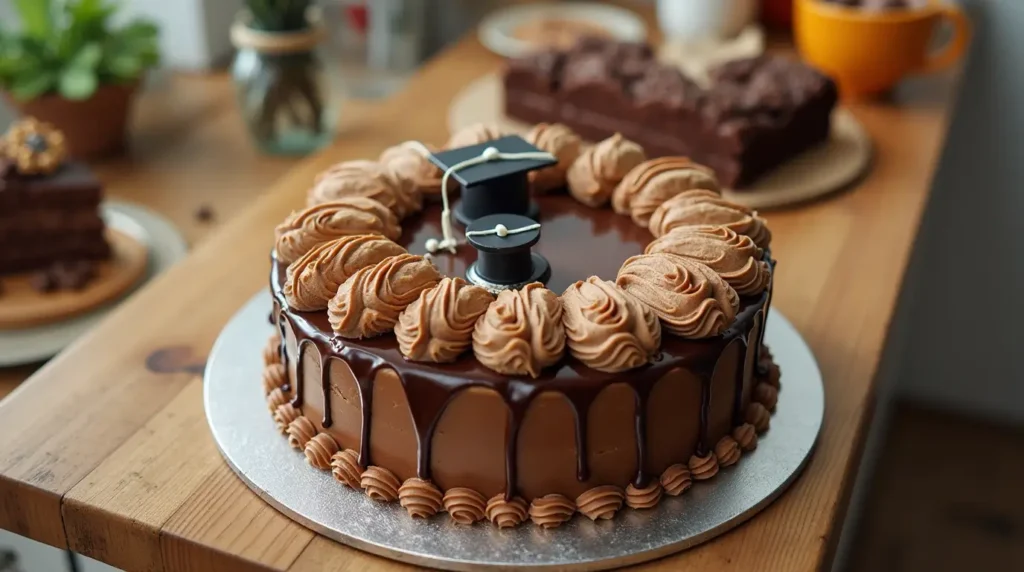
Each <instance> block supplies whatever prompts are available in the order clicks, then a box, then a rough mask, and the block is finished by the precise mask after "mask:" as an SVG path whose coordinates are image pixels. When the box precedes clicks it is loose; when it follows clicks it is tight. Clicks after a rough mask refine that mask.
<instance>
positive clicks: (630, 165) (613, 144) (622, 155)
mask: <svg viewBox="0 0 1024 572" xmlns="http://www.w3.org/2000/svg"><path fill="white" fill-rule="evenodd" d="M646 159H647V156H646V155H645V154H644V150H643V148H642V147H640V146H639V145H637V144H636V143H634V142H632V141H630V140H629V139H626V138H625V137H623V136H622V135H620V134H618V133H616V134H615V135H612V136H611V137H609V138H607V139H605V140H604V141H601V142H600V143H598V144H596V145H594V146H592V147H588V148H587V149H584V150H583V152H582V153H580V156H579V158H577V159H576V161H575V162H573V164H572V166H571V167H569V172H568V174H567V180H568V183H569V193H570V194H571V195H572V196H573V198H575V199H576V200H577V201H579V202H581V203H583V204H585V205H587V206H588V207H592V208H599V207H603V206H604V205H606V204H607V203H608V201H609V200H610V199H611V196H612V192H613V191H614V190H615V187H616V186H617V185H618V184H619V183H620V182H622V179H623V178H625V177H626V175H627V174H629V172H630V171H632V170H633V169H634V168H635V167H636V166H637V165H639V164H641V163H643V162H644V161H645V160H646Z"/></svg>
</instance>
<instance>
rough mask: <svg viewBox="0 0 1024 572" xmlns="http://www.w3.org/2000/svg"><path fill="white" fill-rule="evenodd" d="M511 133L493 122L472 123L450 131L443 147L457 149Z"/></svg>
mask: <svg viewBox="0 0 1024 572" xmlns="http://www.w3.org/2000/svg"><path fill="white" fill-rule="evenodd" d="M511 134H512V133H511V132H510V131H508V130H506V129H504V128H502V127H500V126H498V125H495V124H493V123H474V124H473V125H467V126H466V127H463V128H462V129H459V130H458V131H456V132H455V133H452V135H451V137H449V138H448V142H447V143H445V145H444V148H445V149H458V148H460V147H469V146H470V145H479V144H481V143H486V142H488V141H494V140H495V139H500V138H502V137H504V136H506V135H511Z"/></svg>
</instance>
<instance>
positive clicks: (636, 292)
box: [276, 123, 771, 378]
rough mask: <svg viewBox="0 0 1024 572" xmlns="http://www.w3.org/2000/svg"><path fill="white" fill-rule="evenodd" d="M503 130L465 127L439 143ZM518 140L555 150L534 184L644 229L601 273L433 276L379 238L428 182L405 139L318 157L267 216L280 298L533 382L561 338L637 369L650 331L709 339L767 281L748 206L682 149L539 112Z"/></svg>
mask: <svg viewBox="0 0 1024 572" xmlns="http://www.w3.org/2000/svg"><path fill="white" fill-rule="evenodd" d="M505 134H507V132H506V131H504V130H503V129H501V128H500V127H498V126H495V125H487V124H477V125H472V126H469V127H467V128H465V129H463V130H461V131H459V132H457V133H455V134H453V135H452V137H451V139H450V140H449V143H448V145H446V147H448V148H454V147H461V146H465V145H472V144H476V143H482V142H485V141H488V140H491V139H494V138H496V137H501V136H503V135H505ZM524 137H525V138H526V139H527V140H528V141H530V142H531V143H532V144H534V145H535V146H537V147H538V148H540V149H542V150H544V151H548V152H549V153H551V154H553V155H554V156H555V157H556V159H557V163H556V164H555V165H553V166H551V167H548V168H546V169H541V170H539V171H536V172H534V173H531V175H533V176H531V178H530V184H531V190H532V191H533V192H534V193H546V192H551V191H552V190H553V189H560V188H565V189H568V192H569V193H570V194H571V195H572V196H573V197H574V198H576V200H578V201H579V202H581V203H582V204H584V205H587V206H590V207H594V208H600V207H604V206H607V205H608V204H609V203H610V204H611V206H612V208H613V209H614V210H615V211H616V212H618V213H620V214H622V215H624V216H629V217H630V218H631V219H632V220H633V221H634V222H635V223H636V224H638V225H640V226H643V227H646V228H648V229H649V230H650V232H651V234H652V235H653V237H654V240H653V241H652V242H651V243H650V244H649V245H648V247H647V249H646V250H645V252H644V253H643V254H640V255H638V256H634V257H632V258H630V259H628V260H626V261H625V262H624V263H623V265H622V267H621V268H620V270H619V272H618V275H617V276H616V277H614V280H607V279H602V278H599V277H596V276H592V277H590V278H588V279H587V280H583V281H580V282H577V283H575V284H573V285H571V286H570V287H569V288H567V289H566V290H565V292H562V293H561V295H559V294H557V293H555V292H552V291H551V290H549V289H547V288H545V287H544V286H543V285H541V284H529V285H527V286H525V287H523V288H521V289H519V290H510V291H503V292H501V293H499V294H498V295H497V296H496V297H495V296H492V295H491V294H490V293H488V292H487V291H486V290H485V289H483V288H481V287H479V286H475V285H472V284H469V283H467V282H466V281H465V280H463V279H462V278H458V277H455V278H450V277H444V276H442V275H441V274H440V273H439V272H438V271H437V269H436V268H435V267H434V266H433V265H432V264H431V263H430V261H429V260H427V259H425V258H423V257H421V256H416V255H412V254H409V253H408V252H406V251H405V249H404V248H402V247H400V246H398V245H397V244H396V243H395V242H393V240H395V239H397V238H398V236H399V235H400V234H401V226H400V224H399V221H401V220H402V219H403V218H405V217H408V216H409V215H411V214H413V213H414V212H416V211H418V210H420V209H421V208H422V205H423V202H424V194H433V193H436V187H437V181H438V179H439V178H440V174H439V173H438V171H437V168H436V167H435V166H433V164H431V163H430V161H429V160H428V158H427V155H426V153H427V152H429V150H430V149H433V147H432V146H430V145H422V144H418V143H409V142H407V143H403V144H400V145H396V146H393V147H391V148H389V149H387V150H385V151H384V152H383V153H382V154H381V156H380V159H379V160H377V161H369V160H355V161H346V162H342V163H339V164H337V165H334V166H333V167H331V168H329V169H327V170H326V171H324V172H323V173H321V174H320V175H319V176H318V177H317V178H316V180H315V183H314V186H313V187H312V188H311V189H310V191H309V193H308V197H307V204H308V205H309V207H308V208H307V209H306V210H305V211H303V212H299V213H294V214H293V215H292V216H290V217H289V218H288V220H286V221H285V222H284V223H282V224H281V225H280V226H279V227H278V229H277V244H276V248H277V252H278V256H279V257H282V256H284V257H285V258H284V260H285V262H289V263H290V265H289V267H288V271H287V279H286V284H285V288H284V292H285V295H286V297H287V298H288V302H289V304H290V305H292V306H293V307H295V308H297V309H301V310H304V311H312V310H326V311H327V312H328V315H329V317H330V322H331V325H332V327H333V329H334V331H335V332H336V333H337V334H338V335H339V336H342V337H349V338H365V337H372V336H377V335H381V334H384V333H387V332H391V331H393V332H394V333H395V335H396V339H397V341H398V343H399V348H400V350H401V352H402V353H403V355H405V356H406V357H407V358H408V359H410V360H416V361H426V362H435V363H444V362H451V361H454V360H456V359H458V358H459V357H460V356H461V355H462V354H463V353H464V352H466V351H469V350H470V349H472V351H473V353H474V355H475V357H476V359H477V360H479V361H480V363H482V364H483V365H485V366H486V367H488V368H490V369H492V370H495V371H497V372H499V373H503V374H506V375H524V376H526V375H528V376H531V377H534V378H536V377H539V376H540V375H541V372H542V371H543V370H544V369H545V368H547V367H550V366H553V365H555V364H557V363H558V362H559V361H560V360H561V359H562V356H563V355H564V353H565V351H566V350H567V351H568V352H569V353H570V354H572V355H573V356H574V357H575V358H576V359H578V360H580V361H581V362H582V363H583V364H584V365H586V366H589V367H591V368H594V369H597V370H600V371H604V372H612V373H614V372H621V371H627V370H630V369H634V368H637V367H642V366H643V365H645V364H647V363H649V362H650V361H651V360H653V359H654V358H655V357H656V356H657V354H658V352H659V350H660V346H661V339H662V336H663V335H675V336H682V337H686V338H692V339H703V338H710V337H714V336H718V335H720V334H721V333H722V332H724V331H725V330H726V329H727V328H728V327H729V326H730V325H731V324H732V322H733V321H734V319H735V317H736V314H737V312H738V310H739V303H740V297H741V296H756V295H759V294H761V293H762V292H764V291H765V290H766V289H767V288H768V286H769V283H770V281H771V268H770V265H769V263H768V257H767V256H766V255H765V250H766V249H767V248H768V246H769V244H770V241H771V233H770V231H769V230H768V227H767V225H766V224H765V221H764V220H763V219H762V218H760V217H759V216H758V215H757V213H756V212H754V211H752V210H750V209H748V208H746V207H743V206H741V205H738V204H736V203H733V202H730V201H728V200H726V199H724V198H723V197H722V196H721V189H720V185H719V183H718V179H717V178H716V177H715V174H714V172H713V171H712V170H711V169H709V168H707V167H705V166H703V165H700V164H697V163H694V162H693V161H690V160H689V159H687V158H685V157H662V158H656V159H648V158H647V157H646V155H645V153H644V150H643V148H642V147H640V146H639V145H638V144H636V143H634V142H632V141H629V140H628V139H625V138H624V137H622V136H621V135H619V134H616V135H613V136H612V137H609V138H607V139H605V140H603V141H600V142H598V143H597V144H595V145H592V146H589V147H583V146H582V144H581V139H580V137H579V136H577V135H576V134H575V133H574V132H573V131H572V130H571V129H569V128H568V127H566V126H564V125H559V124H543V123H542V124H538V125H536V126H534V127H533V128H531V129H530V130H529V131H528V132H527V133H526V134H525V136H524Z"/></svg>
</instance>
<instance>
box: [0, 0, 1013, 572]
mask: <svg viewBox="0 0 1024 572" xmlns="http://www.w3.org/2000/svg"><path fill="white" fill-rule="evenodd" d="M678 1H679V2H684V1H687V0H678ZM503 4H504V3H503V2H500V1H498V0H491V1H481V0H373V1H372V2H370V1H358V0H330V1H323V2H320V8H321V14H322V16H321V17H322V18H323V22H324V23H325V28H326V30H327V38H326V39H325V40H324V41H323V43H322V44H320V45H318V46H317V48H316V49H317V50H318V53H319V54H321V55H320V56H319V57H322V58H324V61H325V62H327V63H326V66H325V67H324V68H323V70H324V72H325V73H324V75H325V77H324V78H323V82H324V84H325V87H324V88H323V89H324V93H325V95H324V97H325V98H326V99H325V100H324V105H325V109H327V110H329V112H330V114H332V117H331V119H332V120H333V121H336V124H337V127H336V133H335V132H334V131H333V129H334V127H333V126H332V127H331V129H332V131H331V133H330V137H335V136H336V137H338V138H344V137H345V136H346V131H347V130H349V129H359V128H361V127H360V126H359V123H358V116H359V110H360V109H361V106H363V105H368V104H372V102H373V101H374V100H376V99H379V98H385V97H387V96H388V95H389V94H391V93H394V92H395V91H396V90H398V89H401V86H402V85H403V83H404V82H405V80H406V79H407V78H408V77H409V76H410V75H411V74H413V73H415V71H416V70H417V69H418V68H419V67H420V66H421V65H423V63H424V62H427V61H429V59H430V57H431V56H432V55H434V54H436V53H437V52H438V51H439V50H443V49H444V48H445V47H446V46H447V45H449V44H450V43H451V42H453V41H455V40H457V39H459V38H461V37H463V36H464V35H465V34H466V33H467V32H469V31H471V30H472V29H473V28H474V27H475V26H476V25H477V24H478V23H479V22H480V20H481V18H483V17H484V16H485V15H487V14H488V13H490V12H492V11H493V10H494V9H495V8H496V7H498V6H500V5H503ZM617 4H620V5H626V6H630V5H631V4H637V5H643V4H644V2H642V1H637V2H634V3H630V2H619V3H617ZM648 4H650V3H648ZM959 4H961V5H962V6H963V8H964V9H965V10H966V12H967V13H968V14H969V16H970V18H971V19H972V21H973V23H974V26H975V36H974V41H973V43H972V45H971V48H970V51H969V55H968V57H967V58H966V59H965V61H964V63H963V71H962V76H961V79H960V90H959V97H958V100H957V102H956V105H955V112H954V115H953V120H952V124H951V127H950V131H949V135H948V138H947V143H946V147H945V149H944V151H943V153H942V159H941V162H940V164H939V166H938V169H937V172H936V174H935V178H934V182H933V190H932V193H931V199H930V202H929V204H928V206H927V209H926V212H925V217H924V219H923V223H922V227H921V232H920V235H919V237H918V240H917V242H916V246H915V248H914V253H913V257H912V261H911V266H910V268H909V271H908V275H907V278H906V281H905V283H904V288H903V291H902V294H901V297H900V303H899V307H898V311H897V314H896V317H895V319H894V321H893V323H892V324H891V332H890V336H889V340H888V345H887V347H886V350H885V353H884V357H883V363H882V367H881V371H880V378H879V383H878V386H877V392H876V396H875V398H876V400H875V405H874V407H875V423H874V425H873V427H872V429H871V431H870V433H869V434H868V435H866V436H865V437H864V439H865V448H866V455H865V461H864V464H863V466H862V468H861V470H860V472H859V477H858V484H857V486H856V488H855V491H854V496H853V504H852V505H851V509H850V511H849V512H848V514H847V526H846V527H845V530H844V536H843V541H842V543H841V544H840V550H839V555H838V559H837V565H836V569H839V570H854V571H862V570H863V571H868V570H887V571H919V570H921V571H923V570H1021V569H1024V486H1022V485H1021V484H1022V483H1024V373H1022V372H1021V368H1020V367H1019V365H1018V363H1017V362H1016V359H1015V358H1018V355H1019V354H1017V351H1019V350H1018V346H1019V345H1021V343H1022V342H1024V335H1022V334H1021V333H1020V331H1019V329H1020V325H1021V324H1022V323H1024V302H1022V295H1021V293H1022V292H1024V238H1022V232H1021V231H1022V230H1024V223H1022V222H1021V220H1022V218H1021V213H1022V212H1024V193H1022V192H1021V187H1022V183H1024V161H1021V157H1024V107H1022V106H1021V104H1020V102H1021V101H1022V100H1024V74H1021V72H1020V70H1021V64H1020V62H1022V61H1024V36H1022V35H1021V30H1024V2H1022V1H1020V0H964V1H963V2H960V3H959ZM123 5H124V9H123V11H121V12H119V13H118V14H117V16H116V18H117V19H119V20H123V21H130V20H131V19H133V18H136V17H143V18H145V19H147V20H149V21H151V22H153V23H155V24H156V25H157V26H158V27H159V30H160V34H159V52H160V55H161V63H160V66H159V68H158V69H157V70H156V71H155V72H154V73H152V74H150V75H149V76H148V77H147V78H146V79H145V84H144V87H143V95H142V96H141V98H140V100H139V101H138V103H137V106H136V110H135V115H134V119H133V124H132V139H131V143H130V147H129V151H128V153H127V154H124V155H119V156H113V157H111V158H105V159H102V160H98V161H97V162H96V168H97V170H98V171H99V173H100V174H101V175H102V177H103V179H104V181H107V182H109V183H110V186H111V188H112V189H113V191H112V195H113V196H114V197H115V198H123V199H127V200H133V201H137V202H140V203H143V204H145V205H146V206H148V207H149V208H152V209H154V210H155V211H158V212H159V213H161V214H162V215H163V216H166V217H168V218H169V219H171V220H172V221H173V222H174V223H175V225H176V226H177V227H178V229H179V230H180V231H181V233H182V234H183V236H184V237H185V239H186V240H187V242H188V243H190V244H191V245H195V244H197V243H199V242H201V241H202V240H203V238H204V237H205V236H207V234H208V233H209V232H210V231H211V230H212V229H214V228H216V227H217V226H218V225H219V224H222V223H223V222H224V221H226V220H228V219H229V217H230V213H231V212H232V211H233V210H235V209H237V208H242V207H243V206H244V205H246V204H248V203H249V202H251V201H252V200H253V198H254V197H255V196H256V195H258V194H259V193H260V192H262V190H263V189H265V188H267V187H268V186H269V185H270V183H272V182H273V180H275V179H276V178H278V177H279V176H281V175H282V174H284V173H285V172H286V171H287V170H288V169H289V168H290V167H292V166H293V165H295V164H296V163H297V162H298V161H299V160H300V158H299V157H301V155H302V154H303V153H306V152H312V151H314V150H315V149H316V148H317V147H320V146H322V145H326V144H329V141H330V137H328V138H327V140H326V141H319V140H317V141H313V142H312V143H311V144H309V145H308V148H305V147H304V148H301V149H298V148H295V149H289V148H284V149H283V150H284V151H289V150H291V151H295V152H294V153H277V152H275V151H282V148H280V147H274V145H279V144H281V145H285V146H286V147H287V145H290V144H291V143H287V142H286V143H280V142H277V141H269V142H268V141H266V140H260V139H259V137H257V136H255V135H253V128H252V125H248V124H247V123H246V122H247V121H248V120H249V119H248V118H247V116H246V113H247V112H246V111H245V109H244V103H239V102H238V101H236V95H235V91H234V90H235V88H234V87H233V82H234V83H238V82H239V81H240V80H239V74H240V73H243V71H240V70H239V67H240V63H241V54H240V52H242V51H244V50H245V49H246V48H245V47H244V46H243V47H239V48H237V49H236V46H238V45H239V44H240V42H239V41H238V38H236V41H235V43H234V44H233V43H232V34H231V33H230V30H231V27H232V23H233V22H234V21H235V18H236V15H237V14H238V13H239V11H240V9H241V8H242V0H173V1H167V0H124V1H123ZM0 22H2V24H3V27H4V28H7V29H17V27H18V26H19V25H20V24H19V19H18V16H17V10H16V9H15V2H14V0H0ZM776 33H779V32H772V34H776ZM244 43H245V42H244V41H243V42H241V44H244ZM236 54H237V55H238V57H237V58H236ZM232 68H234V69H232ZM232 76H234V77H232ZM931 86H932V84H931V83H929V81H928V80H927V79H924V80H920V81H917V80H911V81H908V82H906V83H905V84H903V85H901V86H899V87H898V88H897V89H898V90H901V89H908V90H918V91H924V92H927V91H928V90H929V89H931V88H932V87H931ZM368 102H369V103H368ZM239 106H242V109H241V110H240V109H239ZM16 114H17V110H16V109H15V108H14V106H12V105H10V104H6V103H4V102H3V100H0V129H2V128H3V127H4V126H5V125H6V124H8V123H9V122H10V121H11V120H13V118H14V117H15V116H16ZM254 137H255V138H256V141H255V142H252V141H251V140H252V139H253V138H254ZM302 145H306V143H302ZM300 147H301V145H300ZM197 149H202V150H203V153H204V155H205V156H204V157H200V156H199V153H198V152H197V151H196V150H197ZM267 152H269V153H271V154H270V155H266V156H265V155H264V154H263V153H267ZM211 153H212V155H211ZM218 153H219V155H218ZM197 162H198V163H200V164H202V163H204V162H210V163H217V164H220V165H222V166H223V168H222V169H219V170H218V172H212V173H209V174H205V175H199V174H195V172H194V171H190V168H191V166H194V165H196V164H197ZM139 172H146V173H148V176H147V177H145V178H143V179H137V178H134V177H135V175H134V174H129V173H135V174H137V173H139ZM190 173H191V174H190ZM122 181H145V182H146V185H145V188H142V185H141V183H139V182H133V183H131V184H126V185H121V186H119V182H122ZM214 193H216V194H218V196H220V198H219V199H218V200H217V201H213V200H211V199H209V198H204V197H209V196H210V195H211V194H214ZM224 197H227V198H224ZM213 203H216V205H217V206H216V208H213V207H211V206H210V205H211V204H213ZM211 208H212V209H213V212H205V213H204V212H199V211H201V210H202V209H206V210H207V211H209V210H210V209H211ZM907 223H908V224H913V223H914V221H907ZM877 279H879V280H886V279H889V278H888V277H884V276H880V277H877ZM35 367H38V364H31V365H27V366H20V368H21V369H20V370H19V371H24V372H30V371H31V370H32V369H34V368H35ZM2 389H4V388H3V387H2V386H0V390H2ZM6 389H7V391H9V390H10V389H11V388H6ZM2 395H3V392H0V396H2ZM827 422H828V421H827V420H826V423H827ZM66 566H68V561H67V556H66V555H64V554H62V553H59V552H57V551H54V550H52V549H49V548H47V547H44V546H43V545H41V544H38V543H34V542H32V541H29V540H26V539H22V538H19V537H15V536H14V535H11V534H9V533H6V532H4V531H0V572H13V571H23V572H34V571H46V570H63V569H66V568H65V567H66ZM78 566H80V567H84V568H79V569H85V570H93V569H96V570H99V569H103V568H102V565H100V564H98V563H94V562H91V561H87V560H86V559H80V560H79V561H78ZM90 567H92V568H90Z"/></svg>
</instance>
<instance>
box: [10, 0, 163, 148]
mask: <svg viewBox="0 0 1024 572" xmlns="http://www.w3.org/2000/svg"><path fill="white" fill-rule="evenodd" d="M13 3H14V6H15V7H16V9H17V13H18V16H19V17H20V20H21V29H20V31H14V30H12V29H8V28H5V27H3V26H0V91H2V92H3V95H4V97H5V98H6V99H7V100H8V101H9V102H10V103H11V104H12V105H13V106H14V107H15V108H17V109H18V110H19V111H20V112H21V113H22V114H23V115H29V116H33V117H36V118H38V119H40V120H42V121H46V122H48V123H52V124H53V125H55V126H57V128H58V129H60V130H61V131H63V132H64V134H65V136H66V138H67V146H68V150H69V152H70V153H71V154H72V155H75V156H77V157H79V158H82V159H95V158H99V157H102V156H105V155H109V154H111V153H113V152H116V151H119V150H120V149H122V148H123V147H124V141H125V134H126V127H127V123H128V113H129V110H130V109H131V103H132V101H133V98H134V95H135V92H136V90H137V88H138V85H139V80H140V78H141V77H142V75H143V73H145V72H146V70H148V69H150V68H151V67H153V66H155V65H156V64H157V63H158V61H159V52H158V49H157V28H156V26H155V25H153V24H152V23H150V22H147V21H143V20H136V21H133V22H130V23H128V24H126V25H124V26H120V27H115V26H113V25H112V24H111V18H112V17H113V15H114V13H115V12H116V11H117V5H116V4H114V3H112V2H107V1H106V0H13Z"/></svg>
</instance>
